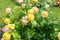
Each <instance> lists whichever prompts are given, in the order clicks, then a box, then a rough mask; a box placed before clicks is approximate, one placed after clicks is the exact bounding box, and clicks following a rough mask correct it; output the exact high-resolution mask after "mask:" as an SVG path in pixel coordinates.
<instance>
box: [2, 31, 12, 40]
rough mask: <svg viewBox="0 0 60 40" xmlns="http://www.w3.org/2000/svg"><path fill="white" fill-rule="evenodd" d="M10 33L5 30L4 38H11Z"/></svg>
mask: <svg viewBox="0 0 60 40" xmlns="http://www.w3.org/2000/svg"><path fill="white" fill-rule="evenodd" d="M10 37H11V36H10V34H9V33H8V32H5V33H4V34H3V39H4V40H10Z"/></svg>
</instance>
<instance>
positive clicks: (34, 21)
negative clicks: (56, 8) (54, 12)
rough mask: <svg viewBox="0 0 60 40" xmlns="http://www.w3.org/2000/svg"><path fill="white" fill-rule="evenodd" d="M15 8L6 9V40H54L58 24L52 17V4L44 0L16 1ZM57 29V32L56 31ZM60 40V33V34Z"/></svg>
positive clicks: (59, 36)
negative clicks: (50, 9)
mask: <svg viewBox="0 0 60 40" xmlns="http://www.w3.org/2000/svg"><path fill="white" fill-rule="evenodd" d="M15 2H16V3H17V5H19V6H17V5H16V6H15V7H14V8H11V7H8V8H6V10H5V12H6V17H5V19H4V25H5V27H4V28H3V29H2V30H4V34H3V39H4V40H11V39H12V40H20V39H21V40H55V39H52V38H53V36H55V35H53V34H54V33H55V31H56V29H55V28H54V27H55V26H57V25H58V22H57V21H56V20H55V18H52V17H51V16H50V11H49V8H50V4H49V2H45V1H43V0H41V1H40V0H15ZM54 29H55V30H54ZM11 35H12V36H11ZM58 39H59V40H60V33H58Z"/></svg>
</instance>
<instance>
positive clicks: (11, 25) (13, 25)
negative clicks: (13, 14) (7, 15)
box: [7, 24, 15, 29]
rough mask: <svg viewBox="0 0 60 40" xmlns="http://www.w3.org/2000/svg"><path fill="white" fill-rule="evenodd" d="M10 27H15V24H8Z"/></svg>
mask: <svg viewBox="0 0 60 40" xmlns="http://www.w3.org/2000/svg"><path fill="white" fill-rule="evenodd" d="M7 26H8V27H9V28H10V29H15V24H8V25H7Z"/></svg>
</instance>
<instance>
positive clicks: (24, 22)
mask: <svg viewBox="0 0 60 40" xmlns="http://www.w3.org/2000/svg"><path fill="white" fill-rule="evenodd" d="M21 22H22V25H26V24H27V23H28V20H27V16H25V17H22V19H21Z"/></svg>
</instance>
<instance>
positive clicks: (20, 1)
mask: <svg viewBox="0 0 60 40" xmlns="http://www.w3.org/2000/svg"><path fill="white" fill-rule="evenodd" d="M15 1H16V2H18V3H22V2H23V0H15Z"/></svg>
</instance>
